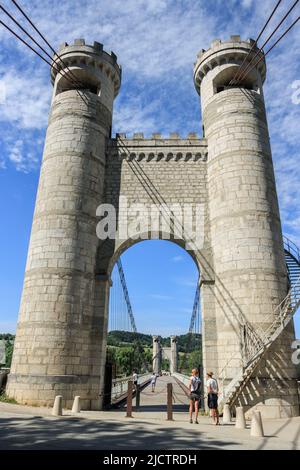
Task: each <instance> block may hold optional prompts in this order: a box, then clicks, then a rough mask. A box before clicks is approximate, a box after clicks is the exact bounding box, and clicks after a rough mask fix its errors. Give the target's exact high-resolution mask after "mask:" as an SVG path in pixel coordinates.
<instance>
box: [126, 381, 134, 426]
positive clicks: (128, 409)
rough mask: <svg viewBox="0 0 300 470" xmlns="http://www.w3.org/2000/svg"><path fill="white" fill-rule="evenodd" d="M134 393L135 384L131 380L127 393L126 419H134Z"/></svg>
mask: <svg viewBox="0 0 300 470" xmlns="http://www.w3.org/2000/svg"><path fill="white" fill-rule="evenodd" d="M132 392H133V382H132V380H129V382H128V392H127V407H126V418H132Z"/></svg>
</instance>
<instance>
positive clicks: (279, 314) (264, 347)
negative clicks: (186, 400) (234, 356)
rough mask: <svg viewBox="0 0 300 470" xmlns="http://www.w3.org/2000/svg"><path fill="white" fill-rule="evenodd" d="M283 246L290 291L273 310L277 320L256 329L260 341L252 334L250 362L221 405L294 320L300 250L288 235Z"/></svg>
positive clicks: (299, 281) (237, 391)
mask: <svg viewBox="0 0 300 470" xmlns="http://www.w3.org/2000/svg"><path fill="white" fill-rule="evenodd" d="M284 249H285V258H286V263H287V268H288V273H289V280H290V286H289V287H290V288H289V292H288V294H287V296H286V297H285V299H284V300H283V301H282V302H281V304H280V305H278V306H277V308H276V310H275V312H273V314H272V318H270V320H271V319H272V320H273V319H274V317H275V320H274V321H273V322H272V323H271V322H270V323H271V324H270V326H269V327H268V328H267V329H266V330H264V331H257V333H258V334H259V338H260V340H257V335H255V341H253V335H252V337H251V338H250V339H251V341H250V343H251V349H250V355H249V354H248V357H247V364H246V366H245V367H244V370H243V372H241V374H239V375H238V376H236V377H234V379H232V381H231V382H230V383H229V384H228V385H227V386H226V387H225V390H223V397H222V398H221V400H220V405H221V407H222V405H224V404H225V403H226V404H229V405H230V406H233V405H234V403H235V401H236V400H237V398H238V397H239V395H240V394H241V393H242V391H243V389H244V388H245V386H246V385H247V383H248V382H249V380H250V378H251V376H252V375H253V373H254V371H255V370H256V368H257V367H258V366H259V364H260V363H261V360H262V359H263V357H264V356H265V354H266V353H267V351H268V350H269V349H270V347H271V345H272V344H273V343H274V341H275V340H276V339H277V338H278V337H279V335H280V334H281V333H282V331H283V330H284V329H285V328H286V326H287V325H288V324H289V322H290V321H291V320H292V318H293V315H294V314H295V313H296V311H297V310H298V308H299V306H300V250H299V249H298V247H297V246H296V245H295V244H294V243H293V242H291V241H290V240H288V239H287V238H286V237H284ZM246 336H247V335H246Z"/></svg>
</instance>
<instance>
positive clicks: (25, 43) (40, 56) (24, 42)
mask: <svg viewBox="0 0 300 470" xmlns="http://www.w3.org/2000/svg"><path fill="white" fill-rule="evenodd" d="M0 24H1V25H2V26H4V28H6V29H7V30H8V31H9V32H10V33H11V34H13V36H15V37H16V38H17V39H18V40H19V41H21V42H22V43H23V44H24V45H25V46H27V47H28V48H29V49H30V50H31V51H32V52H34V53H35V54H36V55H37V56H38V57H39V58H40V59H42V60H43V61H44V62H45V63H46V64H48V65H49V66H50V68H51V67H52V68H53V69H54V70H55V71H56V72H57V73H59V74H60V75H61V76H62V77H64V78H67V74H66V73H65V72H63V71H61V70H59V69H58V68H57V67H56V66H54V65H53V64H51V62H49V61H48V60H47V59H46V58H45V57H43V56H42V55H41V54H40V53H39V52H38V51H37V50H36V49H35V48H34V47H32V46H31V45H30V44H29V43H28V42H27V41H25V39H23V38H21V36H19V35H18V33H16V32H15V31H14V30H12V29H11V28H10V27H9V26H8V25H7V24H5V23H4V22H3V21H2V20H0ZM75 90H76V92H77V93H78V95H79V96H80V98H81V99H82V101H83V102H84V104H87V103H86V101H85V100H84V99H83V97H82V96H81V94H80V93H79V91H78V90H77V89H76V88H75Z"/></svg>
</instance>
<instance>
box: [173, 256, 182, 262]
mask: <svg viewBox="0 0 300 470" xmlns="http://www.w3.org/2000/svg"><path fill="white" fill-rule="evenodd" d="M183 260H184V257H183V256H181V255H177V256H173V258H172V261H174V263H179V262H180V261H183Z"/></svg>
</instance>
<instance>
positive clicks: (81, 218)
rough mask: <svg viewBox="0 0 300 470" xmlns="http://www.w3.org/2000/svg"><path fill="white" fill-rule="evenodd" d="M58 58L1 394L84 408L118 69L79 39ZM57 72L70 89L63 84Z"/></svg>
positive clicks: (95, 385)
mask: <svg viewBox="0 0 300 470" xmlns="http://www.w3.org/2000/svg"><path fill="white" fill-rule="evenodd" d="M59 56H60V57H61V59H62V60H63V63H62V62H60V61H57V63H59V64H60V65H59V67H61V69H62V73H61V74H59V73H57V72H56V71H55V70H54V69H52V75H51V78H52V83H53V85H54V91H53V99H52V105H51V112H50V117H49V124H48V130H47V136H46V143H45V148H44V155H43V161H42V167H41V174H40V181H39V188H38V194H37V200H36V206H35V212H34V220H33V225H32V232H31V238H30V246H29V251H28V259H27V265H26V273H25V280H24V287H23V295H22V300H21V307H20V313H19V323H18V328H17V335H16V342H15V350H14V355H13V362H12V368H11V374H10V377H9V383H8V394H9V395H10V396H14V397H15V398H16V400H18V401H20V402H23V403H28V404H30V403H39V404H40V405H48V404H51V402H53V398H54V396H55V395H58V394H62V395H63V397H64V399H65V404H66V406H69V405H70V403H71V402H72V400H73V397H74V393H75V391H76V394H77V395H80V396H81V397H82V400H83V406H84V407H85V408H90V407H97V401H99V394H100V388H101V386H100V381H101V380H102V377H103V374H102V371H103V366H104V363H105V345H104V344H103V343H102V341H101V340H102V336H101V333H100V332H101V331H102V330H103V329H106V328H107V326H106V323H105V322H106V318H105V315H104V309H103V306H104V305H105V298H106V294H107V279H106V278H105V276H101V275H99V276H96V272H95V269H96V268H95V263H96V252H97V248H98V242H99V240H98V239H97V236H96V231H95V215H96V208H97V206H98V205H99V204H100V203H101V202H102V201H103V191H104V180H105V165H106V147H107V142H108V139H109V138H110V135H111V126H112V112H113V102H114V98H115V97H116V95H117V94H118V91H119V88H120V82H121V69H120V67H119V66H118V64H117V57H116V56H115V54H114V53H112V52H111V53H110V54H108V53H107V52H105V51H104V50H103V46H102V44H100V43H96V42H95V43H94V45H92V46H90V45H86V44H85V41H84V40H82V39H79V40H76V41H75V42H74V44H72V45H69V46H68V45H67V44H64V45H63V46H62V47H61V48H60V50H59ZM66 66H68V67H69V69H70V70H71V71H72V80H73V78H74V77H76V79H77V81H78V82H80V86H79V87H78V86H76V85H75V82H74V81H72V80H71V78H70V80H67V79H66V76H67V75H68V73H69V72H68V71H67V70H66V68H65V67H66ZM69 77H71V75H70V74H69ZM74 88H79V90H78V91H76V90H75V89H74ZM80 90H81V91H80ZM80 95H81V96H82V97H83V99H81V97H80ZM99 387H100V388H99Z"/></svg>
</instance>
